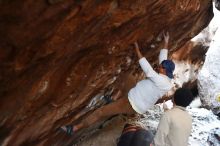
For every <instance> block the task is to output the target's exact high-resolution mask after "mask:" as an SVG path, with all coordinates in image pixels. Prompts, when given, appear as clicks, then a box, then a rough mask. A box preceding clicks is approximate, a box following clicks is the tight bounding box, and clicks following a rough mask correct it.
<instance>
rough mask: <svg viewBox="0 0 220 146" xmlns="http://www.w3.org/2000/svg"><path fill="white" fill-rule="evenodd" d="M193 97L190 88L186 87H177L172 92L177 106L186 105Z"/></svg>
mask: <svg viewBox="0 0 220 146" xmlns="http://www.w3.org/2000/svg"><path fill="white" fill-rule="evenodd" d="M193 99H194V97H193V94H192V92H191V90H190V89H188V88H179V89H177V90H176V92H175V93H174V97H173V100H174V102H175V104H176V105H177V106H182V107H187V106H188V105H189V104H190V103H191V102H192V101H193Z"/></svg>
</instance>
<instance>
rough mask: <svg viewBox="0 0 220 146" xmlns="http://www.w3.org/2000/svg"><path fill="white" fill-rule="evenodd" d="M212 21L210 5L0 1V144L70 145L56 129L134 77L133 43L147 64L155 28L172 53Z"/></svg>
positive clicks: (156, 39) (197, 0) (200, 1)
mask: <svg viewBox="0 0 220 146" xmlns="http://www.w3.org/2000/svg"><path fill="white" fill-rule="evenodd" d="M212 16H213V13H212V1H211V0H193V1H192V0H172V1H171V0H170V1H167V0H160V1H158V0H151V1H148V0H138V1H134V0H127V1H122V0H105V1H104V0H103V1H101V0H83V1H79V0H75V1H73V0H48V1H46V0H26V1H20V0H13V1H10V0H0V35H1V37H0V112H1V114H0V129H1V130H0V143H1V144H2V145H4V146H12V145H15V146H17V145H24V146H28V145H31V146H33V145H45V146H48V145H56V146H57V145H62V146H64V145H68V144H70V143H73V141H72V139H71V138H70V137H66V136H65V135H64V134H63V133H62V132H60V131H57V128H58V127H60V126H61V125H65V124H68V123H71V122H78V121H79V119H83V115H84V114H86V113H87V112H88V111H89V110H87V109H86V106H87V105H88V103H89V101H90V100H91V99H92V98H93V97H94V96H95V95H98V94H103V92H104V91H106V90H108V89H110V88H112V87H114V89H115V88H121V89H122V90H123V93H124V94H125V96H126V91H127V90H128V89H129V88H130V86H133V85H134V83H133V82H132V80H133V79H135V80H136V79H138V78H137V75H138V74H140V70H137V67H138V64H137V57H136V56H135V54H134V50H133V47H132V45H131V44H132V43H133V42H134V41H135V40H138V42H139V43H140V45H141V47H142V48H144V49H142V51H143V53H144V54H145V56H146V57H147V59H149V61H150V62H152V63H153V62H154V63H155V62H156V61H157V55H158V52H159V50H160V48H161V47H162V45H163V43H162V40H161V32H162V31H163V30H165V31H169V32H170V35H171V43H170V48H171V49H170V50H171V52H172V51H175V50H177V49H178V48H180V47H181V46H182V45H183V44H184V43H185V42H186V41H188V40H189V39H191V38H192V37H193V36H195V35H196V34H197V33H198V32H200V31H201V30H202V29H203V28H204V27H205V26H206V25H207V24H208V23H209V21H210V20H211V18H212ZM183 53H184V51H183Z"/></svg>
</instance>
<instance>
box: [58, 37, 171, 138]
mask: <svg viewBox="0 0 220 146" xmlns="http://www.w3.org/2000/svg"><path fill="white" fill-rule="evenodd" d="M163 36H164V49H161V51H160V54H159V64H160V65H159V67H158V68H157V72H156V71H154V69H153V68H152V67H151V65H150V64H149V62H148V61H147V60H146V58H145V57H143V55H142V54H141V52H140V49H139V47H138V43H137V42H135V50H136V53H137V56H138V58H139V64H140V66H141V68H142V70H143V71H144V72H145V74H146V77H147V78H146V79H143V80H141V81H139V82H138V83H137V84H136V86H135V87H133V88H132V89H131V90H130V91H129V93H128V98H127V97H125V98H118V97H113V99H118V100H117V101H115V102H112V103H110V104H107V105H106V106H103V107H101V108H98V109H97V110H95V111H94V112H93V113H92V114H90V115H89V116H88V117H86V118H85V119H83V121H81V123H79V124H76V125H67V126H62V127H61V128H62V129H63V130H64V131H65V132H67V134H68V135H72V134H74V133H75V132H76V131H78V130H80V129H82V128H86V127H88V126H91V125H92V124H94V123H96V122H98V121H100V120H104V119H105V118H108V117H110V116H113V115H116V114H135V113H139V114H143V113H145V112H146V111H147V110H148V109H149V108H151V107H152V106H153V105H154V104H155V103H156V102H157V100H158V99H159V98H161V97H162V96H164V95H165V94H166V93H167V92H168V91H169V90H171V89H172V87H173V85H172V83H171V79H172V78H173V71H174V69H175V64H174V63H173V61H171V60H167V56H168V49H167V47H168V43H169V34H168V33H166V34H164V33H163ZM113 96H121V94H115V95H113Z"/></svg>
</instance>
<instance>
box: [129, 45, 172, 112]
mask: <svg viewBox="0 0 220 146" xmlns="http://www.w3.org/2000/svg"><path fill="white" fill-rule="evenodd" d="M167 55H168V50H167V49H162V50H161V51H160V55H159V63H161V62H162V61H163V60H166V59H167ZM139 64H140V66H141V68H142V70H143V71H144V73H145V74H146V76H147V78H146V79H144V80H141V81H139V82H138V83H137V84H136V86H135V87H134V88H132V89H131V90H130V91H129V93H128V99H129V102H130V104H131V106H132V108H133V109H134V110H135V111H136V112H137V113H139V114H143V113H145V112H146V111H147V110H148V109H149V108H151V107H152V106H153V105H154V104H155V103H156V102H157V100H158V99H159V98H161V97H162V96H163V95H165V94H166V93H167V92H168V91H169V90H170V89H171V88H172V87H173V84H172V83H171V79H170V78H168V77H167V76H166V75H163V74H158V73H157V72H156V71H154V70H153V68H152V67H151V65H150V64H149V62H148V61H147V60H146V58H145V57H143V58H141V59H140V60H139Z"/></svg>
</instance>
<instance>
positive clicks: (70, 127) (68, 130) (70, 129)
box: [60, 125, 74, 136]
mask: <svg viewBox="0 0 220 146" xmlns="http://www.w3.org/2000/svg"><path fill="white" fill-rule="evenodd" d="M60 128H61V129H62V130H63V131H64V132H66V134H67V135H70V136H72V135H73V134H74V131H73V125H66V126H62V127H60Z"/></svg>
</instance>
